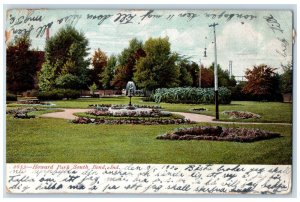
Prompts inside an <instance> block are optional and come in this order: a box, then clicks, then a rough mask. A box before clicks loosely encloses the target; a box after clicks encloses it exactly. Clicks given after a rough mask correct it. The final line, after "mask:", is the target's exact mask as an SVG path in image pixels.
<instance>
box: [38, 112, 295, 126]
mask: <svg viewBox="0 0 300 202" xmlns="http://www.w3.org/2000/svg"><path fill="white" fill-rule="evenodd" d="M61 110H64V111H63V112H52V113H47V114H43V115H41V116H42V117H50V118H60V119H69V120H72V119H75V118H76V116H75V115H74V113H78V112H87V111H90V110H91V109H61ZM171 113H174V114H179V115H182V116H184V117H185V118H186V119H190V120H191V121H195V122H205V123H222V124H239V125H240V124H253V125H257V124H274V125H292V124H291V123H258V122H251V123H249V122H227V121H214V120H213V119H214V117H212V116H207V115H202V114H193V113H186V112H171Z"/></svg>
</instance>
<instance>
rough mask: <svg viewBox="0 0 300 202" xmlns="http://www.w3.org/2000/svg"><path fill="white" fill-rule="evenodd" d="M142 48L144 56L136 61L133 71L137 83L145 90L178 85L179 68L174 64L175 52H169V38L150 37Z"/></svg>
mask: <svg viewBox="0 0 300 202" xmlns="http://www.w3.org/2000/svg"><path fill="white" fill-rule="evenodd" d="M143 49H144V51H145V53H146V56H145V57H141V58H140V59H139V60H138V61H137V64H136V72H135V73H134V80H135V82H136V83H137V85H138V86H139V87H140V88H144V89H146V90H154V89H156V88H159V87H160V88H162V87H167V88H168V87H176V86H178V85H179V80H178V78H179V74H180V70H179V68H178V66H177V65H176V64H175V62H176V60H177V54H173V53H171V44H170V42H169V39H168V38H150V39H148V40H147V41H146V42H145V45H144V46H143Z"/></svg>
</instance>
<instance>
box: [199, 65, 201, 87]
mask: <svg viewBox="0 0 300 202" xmlns="http://www.w3.org/2000/svg"><path fill="white" fill-rule="evenodd" d="M199 88H201V59H200V66H199Z"/></svg>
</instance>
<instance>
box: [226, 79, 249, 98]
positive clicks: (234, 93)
mask: <svg viewBox="0 0 300 202" xmlns="http://www.w3.org/2000/svg"><path fill="white" fill-rule="evenodd" d="M246 84H247V81H240V82H239V83H238V84H237V85H236V86H234V87H229V89H230V90H231V99H232V100H240V101H246V100H255V99H254V98H253V97H252V96H251V95H249V94H246V93H244V92H243V88H244V87H245V85H246Z"/></svg>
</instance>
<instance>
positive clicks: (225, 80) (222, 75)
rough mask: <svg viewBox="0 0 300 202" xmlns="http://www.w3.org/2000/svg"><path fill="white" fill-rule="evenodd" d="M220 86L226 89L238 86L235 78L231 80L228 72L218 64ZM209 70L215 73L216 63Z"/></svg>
mask: <svg viewBox="0 0 300 202" xmlns="http://www.w3.org/2000/svg"><path fill="white" fill-rule="evenodd" d="M217 68H218V85H219V86H224V87H233V86H235V85H236V80H235V78H234V77H232V78H230V76H229V73H228V71H227V70H223V69H222V68H221V66H220V65H219V64H218V66H217ZM209 69H210V70H211V71H212V72H214V63H212V64H211V65H210V66H209Z"/></svg>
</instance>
